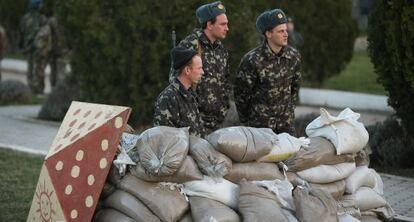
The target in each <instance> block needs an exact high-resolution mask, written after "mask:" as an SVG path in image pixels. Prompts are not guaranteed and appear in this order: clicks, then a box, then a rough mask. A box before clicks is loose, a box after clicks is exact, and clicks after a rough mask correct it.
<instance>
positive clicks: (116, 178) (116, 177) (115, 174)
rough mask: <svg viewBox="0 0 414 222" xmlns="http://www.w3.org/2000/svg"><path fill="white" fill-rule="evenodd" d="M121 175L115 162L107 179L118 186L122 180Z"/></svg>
mask: <svg viewBox="0 0 414 222" xmlns="http://www.w3.org/2000/svg"><path fill="white" fill-rule="evenodd" d="M121 178H122V177H121V175H120V174H119V171H118V168H116V166H115V164H112V165H111V168H110V169H109V173H108V177H107V178H106V180H107V181H108V182H109V183H110V184H112V185H114V186H117V185H118V184H119V182H120V181H121Z"/></svg>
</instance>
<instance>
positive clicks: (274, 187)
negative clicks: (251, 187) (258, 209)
mask: <svg viewBox="0 0 414 222" xmlns="http://www.w3.org/2000/svg"><path fill="white" fill-rule="evenodd" d="M252 183H253V184H255V185H257V186H259V187H263V188H265V189H267V190H268V191H270V192H271V193H273V194H274V195H276V200H277V201H278V203H279V205H280V206H281V207H282V208H283V209H288V210H291V211H295V210H296V209H295V203H294V201H293V196H292V190H293V185H292V184H291V183H290V182H289V180H288V178H287V177H286V178H285V179H283V180H279V179H276V180H261V181H252Z"/></svg>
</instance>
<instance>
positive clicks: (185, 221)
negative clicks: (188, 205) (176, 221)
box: [180, 212, 194, 222]
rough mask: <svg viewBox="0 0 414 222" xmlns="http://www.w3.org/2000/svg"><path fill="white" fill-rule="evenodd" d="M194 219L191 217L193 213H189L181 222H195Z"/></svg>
mask: <svg viewBox="0 0 414 222" xmlns="http://www.w3.org/2000/svg"><path fill="white" fill-rule="evenodd" d="M193 221H194V220H193V217H192V216H191V212H188V213H186V214H185V215H184V217H183V218H181V220H180V222H193Z"/></svg>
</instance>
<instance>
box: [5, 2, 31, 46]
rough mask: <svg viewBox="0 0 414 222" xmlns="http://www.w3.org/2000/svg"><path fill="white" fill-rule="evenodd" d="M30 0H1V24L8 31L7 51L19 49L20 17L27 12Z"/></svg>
mask: <svg viewBox="0 0 414 222" xmlns="http://www.w3.org/2000/svg"><path fill="white" fill-rule="evenodd" d="M27 7H28V0H1V1H0V24H1V25H2V26H3V27H4V29H5V30H6V33H7V51H8V52H16V51H17V50H18V40H19V23H20V18H21V17H22V16H23V15H24V13H26V11H27Z"/></svg>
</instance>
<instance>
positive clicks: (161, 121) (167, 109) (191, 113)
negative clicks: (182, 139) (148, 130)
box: [154, 78, 206, 136]
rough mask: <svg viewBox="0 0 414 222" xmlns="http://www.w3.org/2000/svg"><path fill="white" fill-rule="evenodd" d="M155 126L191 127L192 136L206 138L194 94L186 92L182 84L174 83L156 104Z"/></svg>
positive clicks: (175, 81) (160, 96)
mask: <svg viewBox="0 0 414 222" xmlns="http://www.w3.org/2000/svg"><path fill="white" fill-rule="evenodd" d="M154 125H155V126H172V127H177V128H180V127H188V126H189V127H190V134H192V135H195V136H205V135H206V133H205V129H204V128H203V122H202V120H201V118H200V113H199V111H198V107H197V100H196V96H195V94H194V92H193V91H192V90H191V88H190V89H189V90H186V89H185V88H184V86H183V85H182V84H181V82H180V81H179V80H178V79H177V78H174V80H173V82H172V83H171V84H170V85H169V86H167V88H165V89H164V91H162V92H161V94H160V95H159V96H158V99H157V102H156V103H155V112H154Z"/></svg>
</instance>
